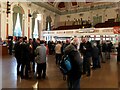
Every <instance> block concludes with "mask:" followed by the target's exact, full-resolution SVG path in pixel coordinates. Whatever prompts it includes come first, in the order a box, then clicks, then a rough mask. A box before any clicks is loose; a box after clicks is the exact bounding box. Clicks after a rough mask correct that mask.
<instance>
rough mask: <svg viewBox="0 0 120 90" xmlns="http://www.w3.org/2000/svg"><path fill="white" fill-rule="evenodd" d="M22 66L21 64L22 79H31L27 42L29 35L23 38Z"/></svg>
mask: <svg viewBox="0 0 120 90" xmlns="http://www.w3.org/2000/svg"><path fill="white" fill-rule="evenodd" d="M21 45H22V66H21V79H30V77H29V74H28V71H29V64H30V60H29V56H30V53H29V52H30V51H29V44H28V43H27V37H24V38H23V42H22V44H21ZM24 69H25V75H24Z"/></svg>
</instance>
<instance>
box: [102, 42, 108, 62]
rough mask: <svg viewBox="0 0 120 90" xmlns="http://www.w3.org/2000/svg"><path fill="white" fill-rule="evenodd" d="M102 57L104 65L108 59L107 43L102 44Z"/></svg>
mask: <svg viewBox="0 0 120 90" xmlns="http://www.w3.org/2000/svg"><path fill="white" fill-rule="evenodd" d="M102 56H103V60H102V63H105V61H106V58H107V44H106V41H103V42H102Z"/></svg>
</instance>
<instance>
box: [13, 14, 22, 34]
mask: <svg viewBox="0 0 120 90" xmlns="http://www.w3.org/2000/svg"><path fill="white" fill-rule="evenodd" d="M14 36H22V29H21V26H20V15H19V13H17V20H16V24H15V28H14Z"/></svg>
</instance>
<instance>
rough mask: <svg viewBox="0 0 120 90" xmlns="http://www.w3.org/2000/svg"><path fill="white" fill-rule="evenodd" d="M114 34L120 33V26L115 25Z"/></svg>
mask: <svg viewBox="0 0 120 90" xmlns="http://www.w3.org/2000/svg"><path fill="white" fill-rule="evenodd" d="M113 32H114V34H120V26H116V27H113Z"/></svg>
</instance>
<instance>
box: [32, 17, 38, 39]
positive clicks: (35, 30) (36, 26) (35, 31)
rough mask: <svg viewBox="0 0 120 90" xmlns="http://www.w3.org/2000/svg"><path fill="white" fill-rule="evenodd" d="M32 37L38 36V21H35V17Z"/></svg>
mask: <svg viewBox="0 0 120 90" xmlns="http://www.w3.org/2000/svg"><path fill="white" fill-rule="evenodd" d="M33 37H34V38H38V22H37V18H36V19H35V27H34V32H33Z"/></svg>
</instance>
